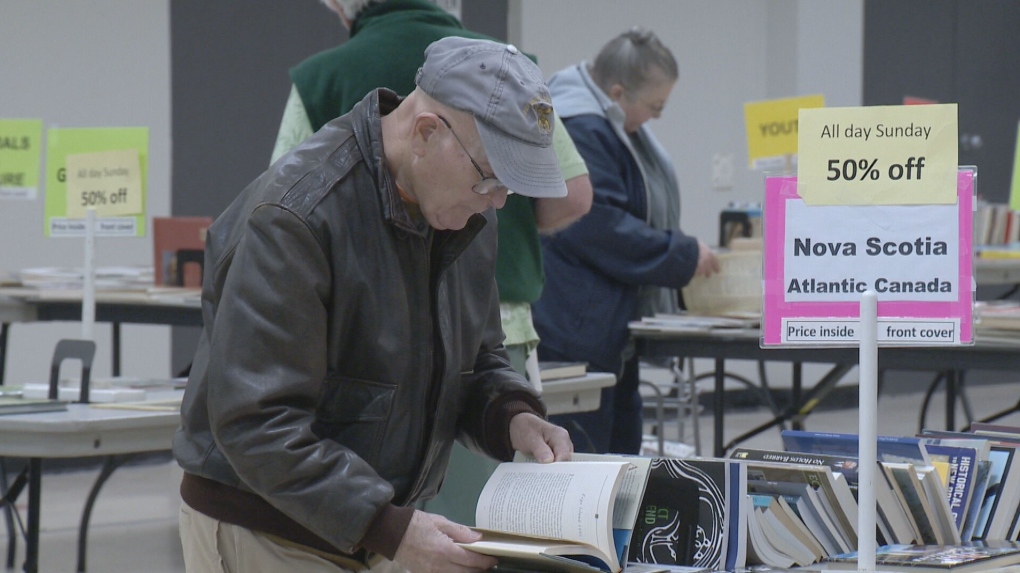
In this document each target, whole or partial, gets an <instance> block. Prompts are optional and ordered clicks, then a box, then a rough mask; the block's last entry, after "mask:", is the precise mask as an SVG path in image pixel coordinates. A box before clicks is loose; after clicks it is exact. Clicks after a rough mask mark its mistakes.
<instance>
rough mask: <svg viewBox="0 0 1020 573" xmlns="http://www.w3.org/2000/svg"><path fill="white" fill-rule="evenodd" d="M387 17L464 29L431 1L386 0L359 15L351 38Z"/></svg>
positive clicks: (376, 3) (367, 8)
mask: <svg viewBox="0 0 1020 573" xmlns="http://www.w3.org/2000/svg"><path fill="white" fill-rule="evenodd" d="M386 16H397V17H402V18H408V19H411V18H413V19H415V20H417V21H422V20H426V21H430V22H432V23H434V24H436V25H439V26H452V27H455V28H463V25H462V24H461V23H460V21H459V20H457V18H455V17H453V15H452V14H450V13H448V12H447V11H446V10H443V9H442V8H440V7H439V6H436V5H435V4H434V3H433V2H430V1H429V0H386V1H385V2H372V3H370V4H369V5H368V6H366V7H365V8H364V9H363V10H362V11H361V12H360V13H359V14H358V17H357V19H355V20H354V23H353V24H351V34H350V37H351V38H353V37H354V35H355V34H357V33H358V32H360V31H361V30H363V29H365V28H367V27H369V26H371V25H372V24H374V23H376V22H378V21H381V20H383V19H384V18H385V17H386Z"/></svg>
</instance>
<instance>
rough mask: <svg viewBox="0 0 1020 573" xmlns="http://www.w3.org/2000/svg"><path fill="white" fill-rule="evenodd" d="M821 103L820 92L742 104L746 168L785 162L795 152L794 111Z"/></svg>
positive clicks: (822, 97) (822, 98) (781, 164)
mask: <svg viewBox="0 0 1020 573" xmlns="http://www.w3.org/2000/svg"><path fill="white" fill-rule="evenodd" d="M823 106H825V97H824V96H822V95H820V94H819V95H811V96H804V97H794V98H786V99H774V100H768V101H757V102H748V103H745V104H744V123H745V125H746V127H747V160H748V163H749V167H751V168H752V169H753V168H766V167H770V166H775V165H778V166H779V167H781V166H783V165H786V164H788V163H789V161H790V158H791V157H792V156H794V155H796V154H797V133H798V129H797V126H798V117H797V113H798V112H799V111H800V109H801V108H805V107H823ZM777 160H778V161H777Z"/></svg>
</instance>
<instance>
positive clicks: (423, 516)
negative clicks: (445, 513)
mask: <svg viewBox="0 0 1020 573" xmlns="http://www.w3.org/2000/svg"><path fill="white" fill-rule="evenodd" d="M481 537H482V536H481V534H480V533H478V532H477V531H473V530H472V529H471V528H470V527H467V526H465V525H461V524H459V523H454V522H452V521H450V520H448V519H446V518H445V517H442V516H440V515H435V514H432V513H425V512H423V511H418V510H415V512H414V515H413V516H411V523H409V524H408V526H407V531H406V532H405V533H404V539H403V540H401V542H400V547H398V548H397V554H396V555H394V557H393V560H394V561H396V562H397V564H399V565H400V566H401V567H403V568H405V569H407V570H408V571H409V572H410V573H448V572H452V573H473V572H476V571H486V570H488V569H492V568H493V567H495V566H496V563H497V562H496V558H495V557H489V556H488V555H482V554H480V553H475V552H474V551H468V550H467V549H464V548H463V547H460V546H459V545H457V543H471V542H472V541H478V540H479V539H481Z"/></svg>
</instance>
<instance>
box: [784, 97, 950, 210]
mask: <svg viewBox="0 0 1020 573" xmlns="http://www.w3.org/2000/svg"><path fill="white" fill-rule="evenodd" d="M800 150H801V152H800V155H799V158H798V162H797V193H798V194H799V195H800V196H801V198H803V199H804V201H805V202H806V203H807V204H809V205H939V204H943V205H948V204H955V203H956V197H957V189H956V184H957V181H956V179H957V162H958V158H957V152H958V150H957V115H956V104H938V105H908V106H899V105H895V106H873V107H830V108H825V109H804V110H801V112H800Z"/></svg>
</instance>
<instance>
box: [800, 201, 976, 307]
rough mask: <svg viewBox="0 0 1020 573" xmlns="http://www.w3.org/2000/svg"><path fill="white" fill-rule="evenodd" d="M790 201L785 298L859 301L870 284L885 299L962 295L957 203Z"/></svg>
mask: <svg viewBox="0 0 1020 573" xmlns="http://www.w3.org/2000/svg"><path fill="white" fill-rule="evenodd" d="M786 208H787V218H786V232H787V241H786V243H785V245H784V249H785V253H784V255H785V256H784V260H785V264H786V268H785V270H784V276H785V282H784V286H785V290H786V300H787V301H790V302H831V301H853V302H857V301H859V300H860V298H861V293H863V292H864V291H865V290H867V289H872V290H874V291H875V292H877V293H878V297H879V300H882V301H908V300H909V301H920V302H941V301H953V300H956V299H957V298H959V296H960V292H959V291H960V285H959V274H960V273H959V252H958V245H959V240H958V237H959V233H960V231H959V210H958V208H957V206H956V205H927V206H917V205H910V206H899V205H871V206H859V207H853V208H847V207H844V206H818V205H815V206H810V207H809V206H807V205H806V204H805V203H804V201H803V200H802V199H795V200H790V201H788V202H787V205H786ZM919 209H923V212H919ZM908 213H909V216H908ZM833 221H839V227H838V229H834V228H833V226H832V223H833ZM966 286H967V289H968V291H969V289H970V285H966Z"/></svg>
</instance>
